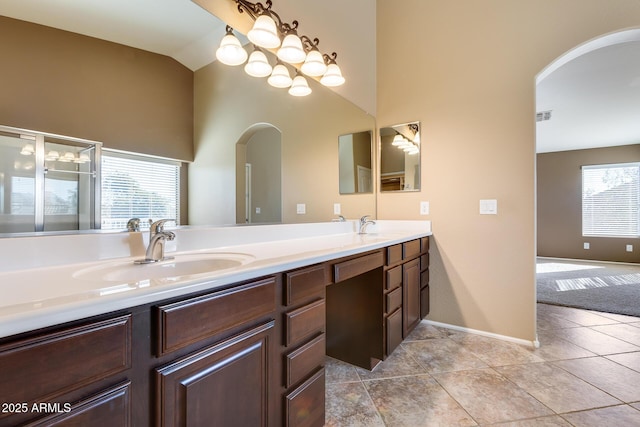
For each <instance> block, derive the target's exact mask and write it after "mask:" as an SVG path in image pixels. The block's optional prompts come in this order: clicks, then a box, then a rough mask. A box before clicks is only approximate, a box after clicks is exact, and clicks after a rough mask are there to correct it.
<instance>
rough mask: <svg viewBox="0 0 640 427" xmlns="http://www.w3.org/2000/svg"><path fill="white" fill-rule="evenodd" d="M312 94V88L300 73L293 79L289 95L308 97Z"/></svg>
mask: <svg viewBox="0 0 640 427" xmlns="http://www.w3.org/2000/svg"><path fill="white" fill-rule="evenodd" d="M310 93H311V88H310V87H309V84H308V83H307V79H305V78H304V76H303V75H301V74H300V73H298V74H296V76H295V77H294V78H293V83H291V87H290V88H289V95H292V96H307V95H309V94H310Z"/></svg>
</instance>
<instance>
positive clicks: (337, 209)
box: [333, 203, 340, 215]
mask: <svg viewBox="0 0 640 427" xmlns="http://www.w3.org/2000/svg"><path fill="white" fill-rule="evenodd" d="M333 214H334V215H340V203H334V204H333Z"/></svg>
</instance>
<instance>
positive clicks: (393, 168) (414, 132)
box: [380, 122, 421, 191]
mask: <svg viewBox="0 0 640 427" xmlns="http://www.w3.org/2000/svg"><path fill="white" fill-rule="evenodd" d="M420 130H421V129H420V122H410V123H404V124H399V125H393V126H388V127H383V128H380V191H419V190H420Z"/></svg>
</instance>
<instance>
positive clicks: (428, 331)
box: [405, 320, 449, 342]
mask: <svg viewBox="0 0 640 427" xmlns="http://www.w3.org/2000/svg"><path fill="white" fill-rule="evenodd" d="M448 335H449V334H448V333H447V332H446V330H444V329H442V328H436V327H435V326H433V325H430V324H429V323H427V322H426V321H424V320H423V321H422V322H420V323H418V326H416V328H415V329H414V330H413V331H411V333H410V334H409V336H408V337H407V338H405V342H406V341H416V340H430V339H434V338H447V336H448Z"/></svg>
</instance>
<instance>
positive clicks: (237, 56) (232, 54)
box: [216, 25, 248, 66]
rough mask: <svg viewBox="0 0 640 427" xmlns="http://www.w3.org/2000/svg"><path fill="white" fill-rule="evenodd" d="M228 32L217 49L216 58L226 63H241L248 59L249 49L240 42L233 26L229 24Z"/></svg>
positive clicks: (232, 64)
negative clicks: (245, 48)
mask: <svg viewBox="0 0 640 427" xmlns="http://www.w3.org/2000/svg"><path fill="white" fill-rule="evenodd" d="M226 31H227V33H226V34H225V36H224V37H223V38H222V41H220V47H219V48H218V50H216V58H217V59H218V61H220V62H222V63H223V64H225V65H231V66H235V65H240V64H244V61H246V60H247V56H248V55H247V51H246V50H244V48H243V47H242V45H241V44H240V40H238V38H237V37H236V36H235V35H234V34H233V28H231V27H230V26H228V25H227V28H226Z"/></svg>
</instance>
